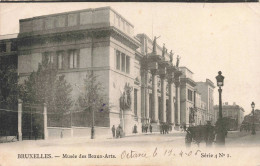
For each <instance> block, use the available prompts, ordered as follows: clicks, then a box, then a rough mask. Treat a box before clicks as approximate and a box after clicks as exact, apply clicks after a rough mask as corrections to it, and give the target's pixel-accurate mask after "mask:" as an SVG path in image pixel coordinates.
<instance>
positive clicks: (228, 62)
mask: <svg viewBox="0 0 260 166" xmlns="http://www.w3.org/2000/svg"><path fill="white" fill-rule="evenodd" d="M104 6H111V7H112V8H113V9H115V10H116V11H117V12H119V13H120V14H121V15H122V16H123V17H125V18H126V19H127V20H128V21H130V22H131V23H132V24H133V25H134V26H135V30H134V31H135V34H138V33H146V34H147V35H148V36H149V37H150V38H152V36H161V37H160V38H159V39H158V43H159V44H161V45H162V43H165V45H166V48H167V49H168V50H171V49H172V50H173V52H174V53H175V54H174V58H176V55H180V56H181V60H180V66H186V67H187V68H189V69H190V70H191V71H192V72H193V73H194V75H193V80H194V81H196V82H198V81H205V80H206V78H208V79H210V80H211V81H213V82H214V84H215V85H216V79H215V77H216V76H217V74H218V71H220V70H221V71H222V75H223V76H224V77H225V79H224V87H223V88H222V89H223V92H222V101H223V102H229V104H233V102H236V104H238V105H240V106H241V107H243V108H244V109H245V114H248V113H250V112H251V110H252V109H251V103H252V101H254V102H255V104H256V109H257V108H258V109H260V65H259V63H260V4H259V3H233V4H231V3H224V4H221V3H216V4H207V3H130V2H128V3H83V2H80V3H72V2H70V3H4V4H3V3H1V4H0V35H5V34H13V33H19V19H23V18H30V17H34V16H41V15H48V14H53V13H60V12H66V11H74V10H81V9H87V8H96V7H104ZM218 102H219V101H218V90H217V87H216V88H215V91H214V104H218Z"/></svg>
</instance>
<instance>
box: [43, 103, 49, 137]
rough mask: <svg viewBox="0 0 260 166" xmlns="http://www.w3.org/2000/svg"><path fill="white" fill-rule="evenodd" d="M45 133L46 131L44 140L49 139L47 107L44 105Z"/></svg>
mask: <svg viewBox="0 0 260 166" xmlns="http://www.w3.org/2000/svg"><path fill="white" fill-rule="evenodd" d="M43 131H44V139H45V140H46V139H48V136H49V135H48V129H47V106H46V104H45V103H44V104H43Z"/></svg>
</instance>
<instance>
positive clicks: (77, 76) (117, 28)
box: [18, 7, 182, 134]
mask: <svg viewBox="0 0 260 166" xmlns="http://www.w3.org/2000/svg"><path fill="white" fill-rule="evenodd" d="M156 40H158V39H156V38H154V39H153V40H152V39H150V38H149V37H148V36H147V35H145V34H138V35H135V34H134V26H133V25H132V24H131V23H130V22H129V21H127V20H126V19H125V18H124V17H123V16H121V15H120V14H119V13H117V12H116V11H115V10H113V9H111V8H110V7H104V8H97V9H86V10H80V11H74V12H67V13H60V14H53V15H47V16H39V17H33V18H28V19H22V20H20V32H19V35H18V52H19V53H18V73H19V76H20V83H22V82H23V80H25V79H26V78H27V77H28V75H29V74H30V73H31V72H32V71H36V70H37V68H38V64H39V63H41V62H42V61H43V60H44V58H48V59H49V61H50V63H53V66H55V67H56V68H57V69H58V71H59V74H64V75H65V78H66V80H67V81H68V82H69V83H70V84H71V85H72V87H73V91H72V96H73V98H74V99H75V100H76V99H77V97H78V96H79V94H80V92H81V91H82V89H83V88H82V87H83V80H84V78H85V75H86V74H87V72H88V71H93V73H94V74H95V75H97V76H98V80H99V81H100V82H101V83H102V85H103V87H104V89H105V93H106V95H107V96H108V99H109V103H111V105H113V106H112V107H111V109H110V112H109V114H108V115H101V116H97V117H96V119H95V120H96V122H95V125H96V126H97V130H99V129H100V130H101V131H103V132H104V133H109V132H110V128H111V127H112V126H113V125H115V126H117V125H119V124H120V125H121V126H122V127H123V129H124V131H125V132H126V133H127V134H128V133H131V132H132V128H133V126H134V125H135V124H136V125H138V127H139V129H138V130H139V131H141V125H142V124H148V123H151V124H152V125H153V127H154V130H158V128H159V127H158V126H159V124H160V123H167V124H170V125H172V126H175V125H177V126H178V125H179V124H180V114H181V113H180V88H179V86H180V75H181V73H182V72H181V71H180V70H179V68H178V63H179V59H176V60H175V58H174V59H173V53H172V52H171V51H168V50H167V49H166V47H165V46H163V47H160V46H159V45H158V44H157V42H156ZM176 65H177V66H176ZM127 88H129V89H130V91H129V92H130V93H129V94H128V96H127V97H128V99H129V100H130V104H129V105H128V107H126V106H123V107H122V104H121V103H120V102H122V95H123V94H125V91H126V89H127ZM123 105H124V104H123ZM74 109H76V108H74ZM78 111H79V110H78ZM102 118H103V120H102ZM90 119H91V118H90ZM101 121H102V123H101ZM76 124H77V125H76ZM74 125H75V127H77V126H78V125H80V124H79V123H74ZM83 127H86V128H87V127H90V126H88V125H85V126H83ZM82 130H83V129H82ZM74 133H75V132H74Z"/></svg>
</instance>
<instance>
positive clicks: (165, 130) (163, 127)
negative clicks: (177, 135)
mask: <svg viewBox="0 0 260 166" xmlns="http://www.w3.org/2000/svg"><path fill="white" fill-rule="evenodd" d="M171 130H172V128H171V125H168V124H166V123H163V124H160V133H161V134H168V133H169V131H171Z"/></svg>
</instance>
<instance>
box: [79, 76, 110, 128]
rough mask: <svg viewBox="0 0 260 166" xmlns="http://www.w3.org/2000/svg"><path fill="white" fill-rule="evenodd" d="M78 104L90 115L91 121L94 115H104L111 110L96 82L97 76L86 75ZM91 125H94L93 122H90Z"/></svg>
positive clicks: (99, 85)
mask: <svg viewBox="0 0 260 166" xmlns="http://www.w3.org/2000/svg"><path fill="white" fill-rule="evenodd" d="M78 103H79V106H80V108H81V109H83V110H84V111H87V112H88V113H92V119H94V118H93V116H95V115H94V114H95V113H96V115H100V114H103V115H105V114H106V113H108V111H109V109H110V108H111V105H109V102H108V97H107V96H106V95H105V94H104V87H103V86H102V84H101V83H100V82H99V81H97V76H96V75H93V74H91V73H88V74H87V75H86V78H85V80H84V91H83V92H82V93H81V94H80V96H79V98H78ZM103 117H104V116H103ZM92 125H94V121H92Z"/></svg>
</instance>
